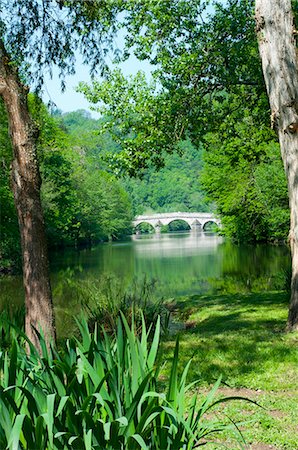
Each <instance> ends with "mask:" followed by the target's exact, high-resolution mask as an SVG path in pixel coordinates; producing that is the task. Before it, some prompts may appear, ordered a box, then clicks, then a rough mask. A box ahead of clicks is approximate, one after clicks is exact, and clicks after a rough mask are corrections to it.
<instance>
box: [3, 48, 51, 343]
mask: <svg viewBox="0 0 298 450" xmlns="http://www.w3.org/2000/svg"><path fill="white" fill-rule="evenodd" d="M27 94H28V91H27V90H26V88H25V86H24V85H23V84H22V83H21V81H20V78H19V75H18V72H17V70H16V68H15V66H14V64H13V63H12V62H11V61H10V58H9V56H8V54H7V52H6V50H5V47H4V45H3V42H2V41H0V95H1V96H2V98H3V100H4V104H5V107H6V110H7V114H8V121H9V130H10V135H11V140H12V147H13V152H14V159H13V163H12V176H11V181H12V189H13V194H14V201H15V206H16V210H17V214H18V221H19V228H20V236H21V246H22V257H23V281H24V288H25V305H26V318H25V332H26V334H27V336H28V337H29V339H30V340H31V341H32V343H33V344H34V345H35V346H36V347H37V348H38V349H39V350H40V345H39V339H38V335H37V333H36V331H35V330H38V331H40V330H42V332H43V333H44V335H45V337H46V341H47V344H48V345H49V342H50V340H53V339H55V326H54V313H53V304H52V294H51V286H50V278H49V267H48V254H47V243H46V236H45V228H44V220H43V212H42V206H41V201H40V186H41V178H40V173H39V167H38V161H37V155H36V141H37V137H38V133H37V130H36V128H35V126H34V124H33V122H32V120H31V117H30V114H29V111H28V104H27Z"/></svg>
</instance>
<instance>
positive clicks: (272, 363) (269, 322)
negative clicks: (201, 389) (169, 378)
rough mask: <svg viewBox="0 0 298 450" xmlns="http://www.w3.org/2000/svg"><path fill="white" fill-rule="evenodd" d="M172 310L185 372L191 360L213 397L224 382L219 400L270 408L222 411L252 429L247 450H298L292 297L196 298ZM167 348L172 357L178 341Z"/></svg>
mask: <svg viewBox="0 0 298 450" xmlns="http://www.w3.org/2000/svg"><path fill="white" fill-rule="evenodd" d="M170 307H171V309H172V310H173V318H174V324H173V325H175V326H176V328H179V325H180V327H181V331H180V364H181V367H184V366H185V364H186V362H187V361H188V360H189V359H190V358H192V360H193V362H192V364H191V367H190V372H189V376H190V380H191V379H197V378H198V377H199V378H200V379H201V382H202V385H203V386H205V388H206V389H207V388H208V386H210V385H211V384H212V383H214V380H215V379H216V378H217V377H218V376H219V375H222V376H223V381H224V383H225V387H223V388H221V389H220V391H219V395H220V396H221V395H223V396H225V395H245V396H247V397H249V398H251V399H254V400H256V401H257V402H258V403H259V404H261V405H262V406H263V407H264V409H262V408H258V407H255V406H254V405H252V404H249V403H244V402H241V404H240V405H239V403H231V404H229V405H227V406H225V408H224V409H223V413H225V414H227V415H228V416H229V417H231V418H232V419H233V420H237V421H239V420H240V421H242V420H243V421H245V422H247V424H246V425H243V430H244V435H245V438H246V440H247V442H249V443H250V446H249V447H248V448H251V449H255V450H258V449H262V450H263V449H264V450H265V449H268V450H269V449H270V448H272V449H278V450H279V449H284V450H297V448H298V429H297V417H298V390H297V385H298V345H297V344H298V334H297V333H292V334H285V333H284V329H285V323H286V318H287V295H286V293H283V292H269V293H258V294H239V295H237V294H234V295H219V296H212V297H208V296H193V297H191V298H185V299H181V300H180V301H179V302H177V303H175V304H172V305H170ZM163 345H164V347H163V354H164V355H167V354H168V352H170V351H171V352H172V348H173V346H174V337H173V336H172V337H170V338H169V339H167V341H165V342H164V344H163ZM227 444H228V441H227ZM219 445H220V444H219V443H217V444H214V446H212V445H211V446H210V445H209V447H208V446H207V447H208V448H210V449H211V448H214V449H216V448H220V446H219ZM270 445H271V447H270ZM229 448H233V447H231V446H229Z"/></svg>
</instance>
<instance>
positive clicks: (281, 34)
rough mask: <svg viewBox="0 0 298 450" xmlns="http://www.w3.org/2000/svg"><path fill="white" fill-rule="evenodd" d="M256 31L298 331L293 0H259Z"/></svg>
mask: <svg viewBox="0 0 298 450" xmlns="http://www.w3.org/2000/svg"><path fill="white" fill-rule="evenodd" d="M255 16H256V31H257V35H258V42H259V51H260V55H261V60H262V67H263V74H264V79H265V83H266V88H267V93H268V97H269V101H270V108H271V120H272V125H274V127H275V128H276V130H277V133H278V137H279V142H280V149H281V155H282V159H283V163H284V168H285V172H286V177H287V181H288V191H289V205H290V212H291V224H290V233H289V243H290V247H291V253H292V282H291V299H290V306H289V315H288V323H287V329H288V330H289V331H294V330H298V71H297V57H296V42H295V34H296V30H295V28H294V18H293V13H292V7H291V0H256V9H255Z"/></svg>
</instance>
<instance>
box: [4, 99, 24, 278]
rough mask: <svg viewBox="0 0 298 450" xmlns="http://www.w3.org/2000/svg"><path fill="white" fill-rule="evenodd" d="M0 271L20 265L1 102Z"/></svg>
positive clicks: (6, 130)
mask: <svg viewBox="0 0 298 450" xmlns="http://www.w3.org/2000/svg"><path fill="white" fill-rule="evenodd" d="M0 164H1V170H0V271H5V270H8V269H10V268H11V267H12V261H13V263H14V266H15V265H17V266H18V265H19V263H20V258H19V255H20V242H19V232H18V220H17V216H16V212H15V207H14V203H13V194H12V192H11V189H10V176H9V175H10V164H11V144H10V140H9V135H8V123H7V116H6V113H5V109H4V105H3V102H2V101H0Z"/></svg>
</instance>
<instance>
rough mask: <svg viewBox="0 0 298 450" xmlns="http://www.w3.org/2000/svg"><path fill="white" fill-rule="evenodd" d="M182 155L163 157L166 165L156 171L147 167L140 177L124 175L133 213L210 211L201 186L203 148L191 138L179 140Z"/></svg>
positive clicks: (209, 205)
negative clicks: (134, 177)
mask: <svg viewBox="0 0 298 450" xmlns="http://www.w3.org/2000/svg"><path fill="white" fill-rule="evenodd" d="M180 147H181V149H182V155H181V156H179V155H178V154H177V153H174V154H172V155H166V156H165V167H164V168H162V169H160V171H159V172H156V171H155V170H154V169H152V168H151V169H147V170H146V171H145V173H144V175H143V177H142V179H141V180H140V179H137V178H136V179H131V178H128V179H127V178H126V179H125V181H124V187H125V189H126V190H127V192H128V193H129V195H130V197H131V200H132V204H133V207H134V213H135V214H144V213H146V212H175V211H200V212H204V211H211V209H213V206H212V205H211V204H210V202H208V201H207V200H206V194H205V192H204V190H203V188H202V186H201V182H200V175H201V172H202V165H203V157H202V153H203V152H202V149H199V150H198V149H197V148H195V147H194V146H192V145H191V143H190V141H184V142H181V143H180Z"/></svg>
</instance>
